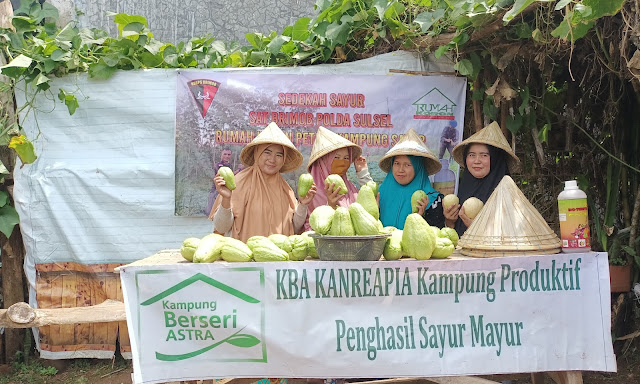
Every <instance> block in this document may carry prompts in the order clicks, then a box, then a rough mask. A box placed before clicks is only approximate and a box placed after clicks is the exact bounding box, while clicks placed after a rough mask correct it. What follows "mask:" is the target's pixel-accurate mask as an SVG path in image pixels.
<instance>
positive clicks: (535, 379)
mask: <svg viewBox="0 0 640 384" xmlns="http://www.w3.org/2000/svg"><path fill="white" fill-rule="evenodd" d="M531 384H544V373H542V372H536V373H532V374H531Z"/></svg>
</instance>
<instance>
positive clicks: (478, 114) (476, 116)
mask: <svg viewBox="0 0 640 384" xmlns="http://www.w3.org/2000/svg"><path fill="white" fill-rule="evenodd" d="M481 76H482V75H481V74H478V77H477V78H476V80H475V81H474V82H473V91H474V92H478V89H480V86H481V85H480V84H481V81H480V78H481ZM481 129H482V104H481V103H480V100H473V132H474V133H475V132H478V131H479V130H481ZM461 141H462V140H461Z"/></svg>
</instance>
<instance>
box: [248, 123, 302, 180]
mask: <svg viewBox="0 0 640 384" xmlns="http://www.w3.org/2000/svg"><path fill="white" fill-rule="evenodd" d="M258 144H280V145H282V146H284V147H287V148H288V150H287V151H286V152H287V158H286V159H284V165H282V168H281V169H280V173H286V172H290V171H293V170H294V169H297V168H298V167H299V166H300V164H302V153H300V151H298V149H297V148H296V147H295V145H293V143H292V142H291V140H289V138H288V137H287V136H286V135H285V134H284V132H282V130H281V129H280V127H278V125H277V124H276V123H274V122H271V123H269V125H267V127H266V128H265V129H264V130H263V131H262V132H260V133H259V134H258V136H256V137H255V138H254V139H253V140H252V141H251V142H250V143H249V144H247V146H246V147H244V148H242V151H241V152H240V161H241V162H242V164H244V165H246V166H247V167H250V166H252V165H253V164H254V163H255V159H254V158H253V151H254V147H255V146H256V145H258Z"/></svg>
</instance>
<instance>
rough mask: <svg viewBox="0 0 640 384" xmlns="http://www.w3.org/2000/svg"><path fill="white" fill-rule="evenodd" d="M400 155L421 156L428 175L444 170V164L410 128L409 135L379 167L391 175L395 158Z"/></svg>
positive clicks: (389, 152) (385, 156)
mask: <svg viewBox="0 0 640 384" xmlns="http://www.w3.org/2000/svg"><path fill="white" fill-rule="evenodd" d="M400 155H412V156H420V157H423V158H424V166H425V168H426V169H427V173H428V174H429V175H433V174H434V173H438V171H439V170H440V169H441V168H442V164H440V160H438V158H437V157H435V155H434V154H433V153H431V151H430V150H429V148H428V147H427V146H426V145H425V143H424V142H423V141H422V140H421V139H420V136H418V134H417V133H416V131H414V130H413V128H410V129H409V130H408V131H407V133H405V135H404V136H402V138H401V139H400V140H398V142H397V143H396V145H394V146H393V147H392V148H391V149H390V150H389V151H388V152H387V153H386V154H385V155H384V156H383V157H382V159H380V162H379V163H378V166H379V167H380V169H382V170H383V171H384V172H385V173H389V172H390V171H391V165H392V164H391V162H392V161H393V158H394V156H400Z"/></svg>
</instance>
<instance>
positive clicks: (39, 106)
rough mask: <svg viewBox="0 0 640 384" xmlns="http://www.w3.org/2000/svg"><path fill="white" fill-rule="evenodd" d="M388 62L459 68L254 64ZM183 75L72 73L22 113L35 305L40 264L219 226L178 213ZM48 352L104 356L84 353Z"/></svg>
mask: <svg viewBox="0 0 640 384" xmlns="http://www.w3.org/2000/svg"><path fill="white" fill-rule="evenodd" d="M389 69H400V70H408V71H443V70H451V69H450V65H447V64H443V63H429V62H426V61H423V60H421V59H420V58H419V57H417V56H414V55H413V54H410V53H406V52H398V53H390V54H386V55H381V56H377V57H374V58H371V59H367V60H362V61H359V62H354V63H345V64H339V65H318V66H310V67H297V68H284V69H283V68H279V69H252V70H250V71H256V72H262V71H264V72H268V73H305V74H306V73H309V74H331V73H340V74H345V73H362V74H374V75H381V74H386V73H388V72H389ZM199 71H201V70H199ZM176 76H177V71H176V70H140V71H118V72H116V74H115V75H114V76H113V77H112V78H111V79H109V80H107V81H96V80H92V79H89V78H88V76H87V75H86V74H71V75H68V76H66V77H64V78H59V79H54V81H53V84H52V87H51V89H50V92H45V93H42V94H40V95H39V96H38V97H37V98H35V99H34V100H33V101H32V103H33V107H34V109H32V110H31V111H30V113H29V114H28V115H25V114H24V112H25V111H27V110H28V109H25V110H24V111H23V114H22V116H21V122H22V125H23V127H24V129H25V131H26V134H27V136H28V137H29V138H30V139H32V140H33V142H34V145H35V149H36V153H37V155H38V159H37V160H36V162H35V163H33V164H29V165H25V166H24V167H22V168H16V171H15V173H14V176H15V189H14V193H15V202H16V209H17V211H18V213H19V215H20V220H21V222H20V228H21V231H22V236H23V239H24V244H25V248H26V257H25V273H26V275H27V278H28V282H29V285H30V304H31V305H32V306H37V302H36V292H35V286H36V285H35V281H36V271H35V265H36V264H41V263H61V262H74V263H79V264H102V263H128V262H131V261H134V260H138V259H141V258H144V257H147V256H149V255H152V254H154V253H155V252H157V251H158V250H161V249H167V248H176V247H178V246H179V245H180V244H181V242H182V240H184V239H185V238H187V237H191V236H197V237H201V236H204V235H205V234H207V233H210V232H211V230H212V223H211V222H210V221H209V220H208V219H207V218H205V217H177V216H175V215H174V210H175V204H174V197H175V194H174V186H175V137H174V135H175V111H176V106H175V100H176ZM60 88H63V89H65V91H67V92H73V93H74V94H75V95H76V97H77V98H78V101H79V103H80V107H79V108H78V110H77V111H76V112H75V114H74V115H73V116H70V115H69V113H68V111H67V108H66V107H65V106H64V105H63V104H61V103H60V102H59V101H58V100H57V97H56V95H57V94H58V91H59V89H60ZM16 97H17V101H18V106H19V108H20V107H22V106H24V105H25V104H27V100H31V96H30V95H27V94H25V92H24V91H20V90H17V91H16ZM34 110H36V111H37V112H35V113H34ZM37 339H38V338H37V332H36V340H37ZM47 357H49V358H67V357H105V356H104V354H100V353H95V354H94V353H93V352H92V351H81V352H80V353H78V352H75V353H67V352H56V353H51V354H49V355H47Z"/></svg>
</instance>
